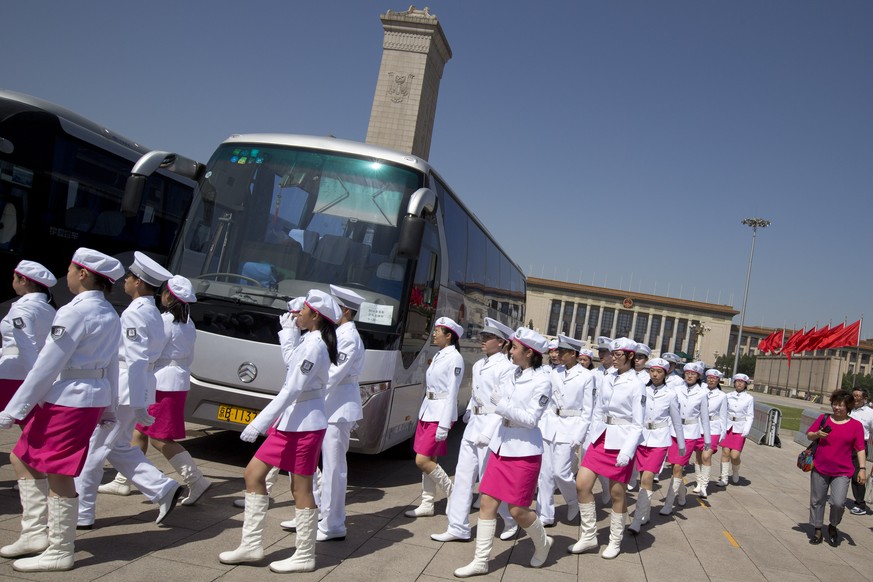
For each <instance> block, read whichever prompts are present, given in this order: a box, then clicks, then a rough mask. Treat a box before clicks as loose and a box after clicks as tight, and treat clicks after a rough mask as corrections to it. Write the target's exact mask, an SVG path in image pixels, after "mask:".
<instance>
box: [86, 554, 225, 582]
mask: <svg viewBox="0 0 873 582" xmlns="http://www.w3.org/2000/svg"><path fill="white" fill-rule="evenodd" d="M75 571H76V570H74V572H75ZM224 572H225V571H224V570H223V569H216V568H209V567H205V566H203V565H197V566H194V565H191V564H189V563H186V562H175V561H172V560H167V559H162V558H157V557H155V556H146V557H144V558H140V559H139V560H136V561H134V562H130V563H128V564H124V565H120V566H119V567H118V568H117V569H116V570H115V571H113V572H112V575H111V576H107V579H108V578H111V579H113V580H131V581H133V580H185V582H199V581H201V580H202V581H204V582H206V581H210V580H215V579H216V578H218V577H220V576H221V575H222V574H224Z"/></svg>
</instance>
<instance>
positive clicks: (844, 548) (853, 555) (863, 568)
mask: <svg viewBox="0 0 873 582" xmlns="http://www.w3.org/2000/svg"><path fill="white" fill-rule="evenodd" d="M833 552H834V554H836V555H837V556H839V558H840V559H841V560H842V561H843V562H844V563H845V564H846V565H848V566H851V567H852V568H854V569H855V570H857V571H858V572H860V573H861V576H862V577H864V579H866V580H870V579H873V561H871V559H870V551H869V550H868V549H866V548H861V547H859V546H854V547H853V546H850V545H849V544H847V543H846V540H843V542H842V543H841V544H840V545H839V547H837V548H835V549H834V550H833Z"/></svg>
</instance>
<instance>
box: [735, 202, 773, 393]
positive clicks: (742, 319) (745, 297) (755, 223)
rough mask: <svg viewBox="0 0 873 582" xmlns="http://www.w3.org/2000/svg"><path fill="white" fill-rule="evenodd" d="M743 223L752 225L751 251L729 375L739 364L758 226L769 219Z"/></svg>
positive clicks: (751, 219) (763, 225)
mask: <svg viewBox="0 0 873 582" xmlns="http://www.w3.org/2000/svg"><path fill="white" fill-rule="evenodd" d="M743 224H745V225H746V226H750V227H752V251H751V252H750V253H749V270H748V271H746V290H745V291H743V311H742V313H741V314H740V330H739V332H737V345H736V346H735V348H734V351H735V353H734V371H733V373H732V374H731V377H733V376H736V375H737V366H739V365H740V346H742V345H743V325H744V324H745V323H746V303H747V302H748V300H749V279H751V277H752V259H753V258H754V257H755V239H756V238H757V236H758V228H767V227H768V226H770V221H769V220H765V219H763V218H744V219H743Z"/></svg>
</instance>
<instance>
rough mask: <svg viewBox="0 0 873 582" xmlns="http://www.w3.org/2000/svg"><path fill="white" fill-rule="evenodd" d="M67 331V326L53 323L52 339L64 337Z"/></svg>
mask: <svg viewBox="0 0 873 582" xmlns="http://www.w3.org/2000/svg"><path fill="white" fill-rule="evenodd" d="M66 332H67V328H66V327H64V326H62V325H53V326H52V339H53V340H59V339H61V338H62V337H64V334H65V333H66Z"/></svg>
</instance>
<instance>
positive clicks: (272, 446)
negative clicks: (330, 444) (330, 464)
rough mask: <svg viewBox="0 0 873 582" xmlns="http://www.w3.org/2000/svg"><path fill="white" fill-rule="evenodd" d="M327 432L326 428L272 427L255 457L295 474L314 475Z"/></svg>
mask: <svg viewBox="0 0 873 582" xmlns="http://www.w3.org/2000/svg"><path fill="white" fill-rule="evenodd" d="M325 432H327V429H326V428H323V429H321V430H308V431H302V432H286V431H283V430H276V429H275V428H271V429H270V430H268V431H267V439H266V440H265V441H264V444H262V445H261V447H260V448H259V449H258V452H256V453H255V458H256V459H259V460H261V461H263V462H265V463H266V464H268V465H270V466H273V467H279V468H280V469H282V470H283V471H288V472H289V473H293V474H294V475H303V476H309V475H314V474H315V469H316V467H318V455H319V454H320V453H321V441H323V440H324V433H325Z"/></svg>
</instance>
